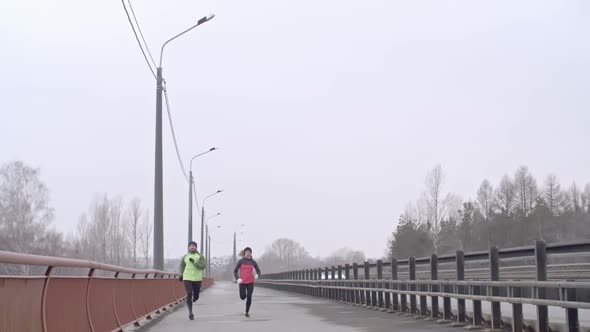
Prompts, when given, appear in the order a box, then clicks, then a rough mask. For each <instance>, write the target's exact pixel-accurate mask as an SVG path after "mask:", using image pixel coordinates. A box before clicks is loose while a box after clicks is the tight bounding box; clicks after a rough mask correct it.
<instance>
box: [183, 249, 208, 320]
mask: <svg viewBox="0 0 590 332" xmlns="http://www.w3.org/2000/svg"><path fill="white" fill-rule="evenodd" d="M206 265H207V263H206V261H205V257H204V256H203V255H201V254H200V253H199V252H198V251H197V243H196V242H194V241H191V242H190V243H189V244H188V253H187V254H186V255H184V256H183V257H182V259H181V260H180V271H179V272H180V281H184V289H185V290H186V306H187V307H188V313H189V316H188V318H189V319H190V320H193V319H195V315H194V314H193V302H197V300H198V299H199V293H200V292H201V282H202V281H203V270H205V266H206Z"/></svg>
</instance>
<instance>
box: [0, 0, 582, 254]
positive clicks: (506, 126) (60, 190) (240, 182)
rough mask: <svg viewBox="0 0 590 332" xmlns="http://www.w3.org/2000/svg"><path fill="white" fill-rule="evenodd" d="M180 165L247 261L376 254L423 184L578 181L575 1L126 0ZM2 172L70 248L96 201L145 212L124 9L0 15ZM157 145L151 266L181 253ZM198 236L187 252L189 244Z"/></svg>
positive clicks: (135, 80) (6, 6)
mask: <svg viewBox="0 0 590 332" xmlns="http://www.w3.org/2000/svg"><path fill="white" fill-rule="evenodd" d="M134 6H135V9H136V13H137V14H138V16H139V19H140V22H141V24H142V26H143V29H144V33H145V35H146V38H147V39H148V42H149V44H150V46H151V49H152V52H153V53H159V52H158V50H159V48H160V45H161V44H162V43H163V42H164V41H165V40H166V39H168V38H169V37H171V36H173V35H175V34H176V33H178V32H180V31H182V30H184V29H185V28H187V27H189V26H190V25H192V24H193V22H195V20H196V19H198V18H200V17H202V16H204V15H206V14H209V13H215V14H216V15H217V17H216V18H215V19H214V20H213V21H212V22H210V23H207V24H206V25H204V26H201V27H199V28H198V30H195V31H193V32H191V33H190V34H188V35H186V36H183V37H182V38H181V39H178V40H176V41H174V42H173V43H172V44H170V46H169V47H168V48H167V51H166V55H165V59H164V76H165V78H166V79H167V82H168V89H169V95H170V98H171V107H172V111H173V115H174V121H175V127H176V133H177V136H178V139H179V144H180V149H181V152H182V154H183V156H184V158H185V160H186V161H187V162H188V159H189V158H190V156H191V155H194V154H196V153H198V152H201V151H203V150H205V149H207V148H209V147H211V146H219V147H220V148H221V150H220V151H218V152H215V153H212V154H209V155H207V156H206V157H203V158H202V159H199V160H198V161H197V162H196V166H195V167H194V171H195V172H196V177H197V186H198V191H199V195H200V198H202V197H203V196H204V195H205V194H208V193H211V192H213V191H215V190H217V189H218V188H223V189H225V190H226V192H225V193H223V196H220V197H218V198H212V199H211V200H209V203H210V204H208V210H209V212H210V214H213V213H215V212H222V213H223V216H222V217H219V218H217V219H216V222H217V223H218V224H220V225H223V227H224V228H222V229H221V230H219V231H218V232H217V233H216V234H215V237H216V239H215V241H216V242H214V248H213V250H214V251H215V250H216V252H214V253H213V255H214V256H215V255H218V254H219V253H220V252H222V253H223V254H229V253H230V250H231V232H232V230H233V227H234V225H236V224H240V223H246V224H247V228H246V234H245V241H244V243H243V244H248V245H250V246H252V247H253V248H254V249H255V252H258V254H261V253H262V251H263V250H264V247H265V246H266V245H268V244H269V243H270V242H271V241H272V240H273V239H275V238H277V237H289V238H293V239H296V240H298V241H300V242H301V243H302V244H303V245H304V246H305V247H306V248H307V249H308V250H309V251H310V253H311V254H312V255H314V256H315V255H318V254H321V255H327V254H329V253H330V252H331V251H332V250H334V249H336V248H338V247H342V246H349V247H353V248H358V249H362V250H364V251H365V252H366V253H367V254H368V255H369V256H379V255H381V254H382V253H383V252H384V249H385V242H386V239H387V237H388V235H389V234H390V232H391V231H392V230H393V227H394V225H395V224H396V222H397V219H398V217H399V215H400V213H401V212H402V210H403V208H404V206H405V205H406V203H407V202H408V201H410V200H413V199H415V198H416V197H417V196H418V195H419V194H420V192H421V190H422V188H423V183H424V177H425V175H426V172H427V171H428V170H429V169H431V168H432V167H433V166H434V165H435V164H437V163H441V164H442V166H443V168H444V170H445V171H446V173H447V183H446V187H445V189H446V190H447V191H453V192H456V193H458V194H460V195H461V196H463V197H464V198H470V197H473V196H474V193H475V192H476V189H477V187H478V186H479V184H480V182H481V181H482V180H483V179H484V178H486V177H487V178H489V179H490V180H491V181H492V182H493V183H494V184H496V183H498V181H499V179H500V178H501V176H502V175H503V174H504V173H506V172H508V173H510V174H511V175H512V174H513V173H514V171H515V170H516V168H517V166H519V165H522V164H525V165H528V166H529V167H530V169H531V171H532V172H533V174H534V175H535V176H536V177H537V178H538V180H540V181H541V180H542V179H543V178H544V177H545V175H546V174H547V173H549V172H554V173H556V174H557V175H558V176H559V178H560V180H561V182H562V183H563V184H564V185H569V184H570V183H571V181H573V180H577V181H579V182H584V183H585V182H588V181H590V174H589V172H588V170H589V169H590V154H589V153H588V151H589V148H588V146H589V144H588V143H589V142H590V132H589V125H590V115H589V108H590V107H589V106H590V94H589V92H588V91H590V90H589V88H590V65H589V60H590V37H589V32H590V20H588V17H589V10H590V2H588V1H487V2H484V1H391V0H379V1H377V0H370V1H348V0H347V1H342V0H338V1H336V0H324V1H311V0H300V1H271V0H254V1H226V0H217V1H212V0H206V1H186V0H169V1H155V0H135V2H134ZM0 45H2V47H1V48H2V51H1V52H0V60H1V63H2V70H1V72H2V73H3V75H2V76H3V79H2V80H0V97H1V98H2V108H0V112H1V120H0V151H1V153H0V163H4V162H8V161H11V160H15V159H19V160H23V161H25V162H27V163H29V164H30V165H32V166H35V167H40V168H41V169H42V177H43V180H44V181H45V182H46V183H47V185H48V186H49V188H50V189H51V194H52V205H53V207H54V208H55V209H56V219H55V225H56V226H57V228H58V229H60V230H63V231H64V232H68V231H71V230H73V229H74V227H75V224H76V222H77V219H78V216H79V215H80V214H81V213H82V212H83V211H85V210H86V209H87V208H88V206H89V203H90V201H91V199H92V198H93V196H94V195H95V194H96V193H105V192H106V193H108V194H110V195H112V196H116V195H122V196H123V197H125V198H127V199H129V198H132V197H133V196H138V197H140V198H141V199H142V200H143V204H144V206H145V207H149V208H150V209H151V208H152V206H153V158H154V119H155V81H154V79H153V77H152V76H151V74H150V73H149V71H148V70H147V67H146V65H145V63H144V60H143V58H142V56H141V53H140V51H139V49H138V47H137V44H136V41H135V39H134V37H133V34H132V32H131V30H130V27H129V24H128V22H127V18H126V17H125V14H124V11H123V8H122V6H121V3H120V1H118V0H111V1H104V0H103V1H74V0H56V1H45V0H43V1H42V0H29V1H2V2H1V3H0ZM164 124H165V130H164V138H165V141H164V148H165V151H164V176H165V179H164V181H165V188H164V194H165V216H164V217H165V250H166V256H167V257H174V256H179V255H181V253H183V252H184V250H185V249H186V244H185V241H186V236H185V232H186V223H187V197H186V196H187V190H188V189H187V185H186V181H185V180H184V178H183V176H182V175H181V172H180V170H179V167H178V163H177V160H176V156H175V154H174V148H173V145H172V140H171V136H170V131H169V129H168V127H167V122H165V123H164ZM198 234H199V233H198V232H195V237H197V238H198V237H199V235H198Z"/></svg>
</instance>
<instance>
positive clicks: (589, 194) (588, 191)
mask: <svg viewBox="0 0 590 332" xmlns="http://www.w3.org/2000/svg"><path fill="white" fill-rule="evenodd" d="M583 203H584V204H583V205H584V207H585V208H586V213H590V183H588V184H586V186H585V187H584V202H583Z"/></svg>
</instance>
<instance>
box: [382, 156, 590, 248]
mask: <svg viewBox="0 0 590 332" xmlns="http://www.w3.org/2000/svg"><path fill="white" fill-rule="evenodd" d="M444 182H445V176H444V173H443V170H442V168H441V166H440V165H439V166H436V167H435V168H434V169H433V170H432V171H431V172H430V173H429V174H428V175H427V177H426V183H425V184H426V188H425V191H424V193H423V195H422V196H421V197H420V198H419V199H418V200H417V201H416V202H413V203H410V204H408V206H407V207H406V209H405V211H404V213H403V214H402V215H401V216H400V218H399V223H398V225H397V227H396V229H395V231H394V232H393V236H392V239H391V240H390V241H389V243H388V249H387V254H388V256H389V258H391V257H396V258H407V257H410V256H428V255H430V254H432V253H433V252H436V253H438V254H446V253H454V252H455V251H456V250H457V249H459V248H461V249H463V250H464V251H473V250H486V249H487V248H489V246H498V247H500V248H506V247H515V246H522V245H530V244H531V243H533V242H534V240H537V239H543V240H545V241H547V242H561V241H572V240H581V239H589V238H590V184H586V185H585V186H584V187H580V186H578V184H576V183H575V182H574V183H572V184H571V185H569V186H568V187H567V188H566V189H563V188H562V186H561V184H560V183H559V180H558V179H557V177H556V176H555V175H553V174H550V175H548V176H547V177H546V178H545V180H544V182H543V184H542V185H539V184H538V182H537V180H536V179H535V178H534V177H533V176H532V175H531V174H530V172H529V170H528V168H527V167H526V166H522V167H519V168H518V169H517V170H516V172H515V174H514V175H513V176H509V175H505V176H504V177H503V178H502V180H501V181H500V183H499V184H498V185H497V186H496V187H494V186H493V185H492V184H491V183H490V182H489V181H488V180H484V181H483V182H482V183H481V185H480V187H479V189H478V190H477V194H476V199H475V200H468V201H463V200H462V199H461V198H460V197H459V196H457V195H455V194H446V195H445V194H444V192H443V187H444Z"/></svg>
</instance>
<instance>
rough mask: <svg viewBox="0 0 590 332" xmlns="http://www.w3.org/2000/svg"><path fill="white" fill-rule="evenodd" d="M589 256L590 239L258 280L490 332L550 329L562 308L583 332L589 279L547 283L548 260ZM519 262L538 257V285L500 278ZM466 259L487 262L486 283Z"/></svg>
mask: <svg viewBox="0 0 590 332" xmlns="http://www.w3.org/2000/svg"><path fill="white" fill-rule="evenodd" d="M588 252H590V242H576V243H561V244H560V243H558V244H549V245H546V244H545V242H543V241H537V242H536V244H535V246H530V247H520V248H512V249H502V250H499V249H498V248H496V247H492V248H490V250H489V252H476V253H463V252H462V251H457V254H456V255H452V256H451V255H446V256H442V257H438V256H437V255H432V256H431V257H428V258H418V259H416V258H414V257H410V258H408V259H404V260H399V261H398V260H396V259H393V260H392V261H391V262H382V261H377V263H376V264H369V263H368V262H365V263H364V264H362V265H361V264H356V263H355V264H352V265H350V264H346V265H345V266H344V267H343V266H341V265H340V266H338V267H335V266H332V267H325V268H319V269H307V270H299V271H289V272H284V273H276V274H271V275H264V279H263V280H259V283H260V285H261V286H265V287H269V288H273V289H277V290H284V291H290V292H296V293H300V294H306V295H310V296H316V297H323V298H327V299H331V300H338V301H341V302H346V303H350V304H355V305H362V306H366V307H370V308H375V309H380V310H383V311H391V312H394V311H395V312H401V313H405V314H413V315H414V314H415V315H418V316H429V317H430V318H432V319H435V320H441V321H448V322H454V323H455V324H457V325H467V324H470V325H472V326H473V327H484V326H487V327H490V328H491V329H492V330H495V329H502V328H506V327H507V326H510V327H511V329H512V331H518V332H522V331H523V330H524V328H525V327H526V328H527V331H530V330H534V331H537V332H549V331H550V326H549V314H548V307H560V308H563V309H564V310H565V317H566V326H567V331H580V326H579V319H578V310H579V309H590V301H589V300H582V299H581V298H582V296H580V295H586V296H587V295H588V292H589V290H590V282H581V281H575V280H560V281H547V280H548V264H547V260H548V256H551V255H556V256H557V255H563V254H566V253H588ZM515 258H529V259H530V258H532V259H533V260H534V262H535V265H534V275H535V278H534V279H535V280H505V278H502V279H501V271H509V269H508V270H506V269H505V268H504V269H501V267H500V264H501V262H505V261H513V260H514V259H515ZM467 261H472V262H473V261H479V262H481V261H486V262H487V264H488V269H487V278H485V279H488V280H465V279H466V278H465V263H466V262H467ZM449 263H454V264H455V270H454V271H453V273H452V276H453V277H454V278H453V279H454V280H449V279H447V280H444V279H443V280H440V279H441V278H440V277H439V264H449ZM418 264H423V265H426V266H428V267H429V279H425V280H418V278H416V272H417V265H418ZM583 264H585V263H583ZM385 266H389V267H391V274H390V276H391V279H386V278H384V273H383V272H384V271H383V268H384V267H385ZM400 266H406V267H407V278H406V279H405V280H400V279H401V278H399V273H398V272H399V268H400ZM359 267H362V268H363V269H364V278H362V276H359ZM372 268H374V269H376V274H375V273H371V269H372ZM351 272H352V275H351ZM422 272H423V273H425V272H424V271H422ZM480 273H481V271H480ZM507 274H509V273H507ZM326 276H328V278H326ZM372 278H373V279H372ZM500 280H502V281H500ZM439 298H442V308H440V307H439V304H440V303H439ZM418 299H419V302H418ZM452 300H454V301H456V307H457V310H456V311H455V312H454V311H453V310H452V309H453V308H452V303H451V301H452ZM466 301H472V304H473V305H472V308H473V310H472V312H470V313H467V311H466ZM482 301H483V302H490V303H491V313H490V318H489V320H486V319H484V315H483V312H482ZM501 303H509V304H511V305H512V321H511V322H503V321H502V313H501V305H500V304H501ZM429 304H430V306H429ZM523 304H527V305H534V306H536V308H537V310H536V313H537V319H536V321H535V322H534V325H535V326H525V322H524V317H523ZM441 309H442V310H441ZM468 314H469V315H470V316H469V315H468Z"/></svg>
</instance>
